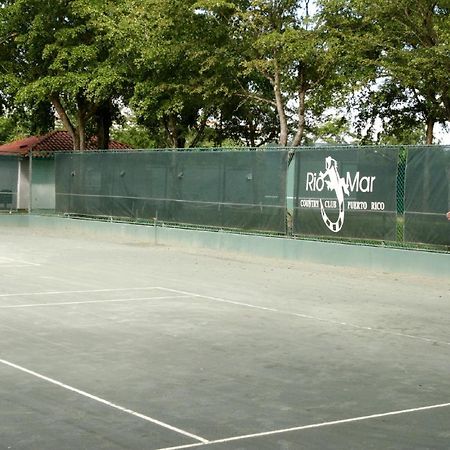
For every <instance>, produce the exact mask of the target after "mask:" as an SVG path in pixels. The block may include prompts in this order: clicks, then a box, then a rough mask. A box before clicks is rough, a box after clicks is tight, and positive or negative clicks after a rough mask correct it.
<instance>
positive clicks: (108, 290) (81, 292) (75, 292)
mask: <svg viewBox="0 0 450 450" xmlns="http://www.w3.org/2000/svg"><path fill="white" fill-rule="evenodd" d="M150 289H161V288H159V287H154V286H149V287H129V288H117V289H84V290H78V291H47V292H45V291H44V292H15V293H11V294H0V297H22V296H23V297H28V296H35V295H65V294H95V293H100V292H124V291H145V290H150Z"/></svg>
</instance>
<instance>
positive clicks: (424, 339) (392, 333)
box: [157, 287, 450, 346]
mask: <svg viewBox="0 0 450 450" xmlns="http://www.w3.org/2000/svg"><path fill="white" fill-rule="evenodd" d="M157 289H160V290H163V291H167V292H174V293H177V294H180V295H188V296H191V297H194V298H203V299H205V300H211V301H214V302H219V303H227V304H230V305H237V306H243V307H245V308H253V309H259V310H261V311H269V312H275V313H278V314H283V315H286V316H293V317H300V318H302V319H308V320H315V321H318V322H324V323H328V324H332V325H340V326H343V327H347V328H354V329H357V330H363V331H370V332H374V333H380V334H385V335H389V336H397V337H402V338H408V339H414V340H416V341H422V342H428V343H432V344H441V345H449V346H450V342H445V341H439V340H437V339H432V338H428V337H423V336H416V335H412V334H406V333H399V332H396V331H389V330H379V329H377V328H374V327H367V326H363V325H356V324H353V323H350V322H340V321H338V320H332V319H324V318H323V317H317V316H311V315H309V314H301V313H295V312H292V311H284V310H281V309H277V308H270V307H266V306H259V305H253V304H251V303H244V302H238V301H235V300H227V299H224V298H220V297H212V296H209V295H202V294H195V293H193V292H186V291H180V290H178V289H169V288H164V287H159V288H157Z"/></svg>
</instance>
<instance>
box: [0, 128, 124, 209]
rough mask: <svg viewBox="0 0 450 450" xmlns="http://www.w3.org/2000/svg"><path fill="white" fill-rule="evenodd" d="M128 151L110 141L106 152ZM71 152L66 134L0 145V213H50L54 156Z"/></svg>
mask: <svg viewBox="0 0 450 450" xmlns="http://www.w3.org/2000/svg"><path fill="white" fill-rule="evenodd" d="M130 148H131V147H129V146H128V145H126V144H123V143H121V142H117V141H114V140H111V141H110V144H109V149H108V150H111V151H118V150H127V149H130ZM87 150H96V145H95V140H90V141H89V142H88V143H87ZM72 151H73V140H72V137H71V136H70V134H69V133H68V132H67V131H51V132H50V133H47V134H45V135H43V136H30V137H27V138H24V139H19V140H17V141H14V142H10V143H8V144H3V145H0V210H2V209H3V210H5V209H6V210H15V209H33V210H53V209H54V208H55V160H54V155H55V153H57V152H72ZM30 156H31V158H30ZM31 180H32V182H31Z"/></svg>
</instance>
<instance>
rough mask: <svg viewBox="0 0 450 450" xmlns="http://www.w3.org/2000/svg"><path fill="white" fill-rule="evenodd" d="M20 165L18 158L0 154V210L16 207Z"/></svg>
mask: <svg viewBox="0 0 450 450" xmlns="http://www.w3.org/2000/svg"><path fill="white" fill-rule="evenodd" d="M20 165H21V160H20V158H18V157H16V156H12V155H11V156H10V155H0V211H7V212H12V211H16V210H17V209H18V200H19V195H18V194H19V179H20V177H19V174H20V167H21V166H20Z"/></svg>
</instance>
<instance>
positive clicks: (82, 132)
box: [77, 102, 86, 152]
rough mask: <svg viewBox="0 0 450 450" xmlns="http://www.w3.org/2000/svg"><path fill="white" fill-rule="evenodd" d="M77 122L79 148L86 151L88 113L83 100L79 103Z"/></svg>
mask: <svg viewBox="0 0 450 450" xmlns="http://www.w3.org/2000/svg"><path fill="white" fill-rule="evenodd" d="M77 122H78V123H77V133H78V138H79V148H78V150H80V152H84V151H85V150H86V113H85V110H84V107H83V105H82V104H81V102H79V104H78V114H77Z"/></svg>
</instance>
